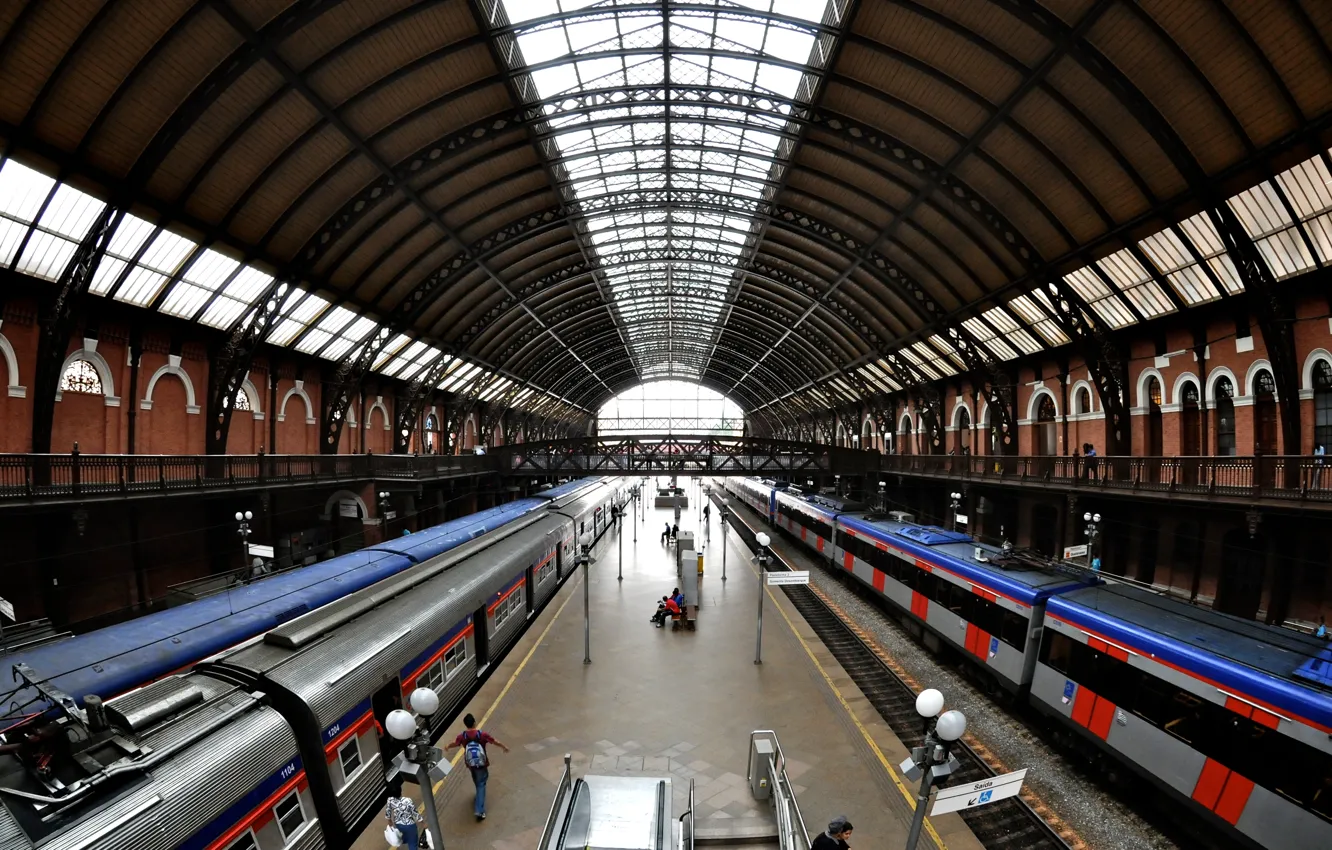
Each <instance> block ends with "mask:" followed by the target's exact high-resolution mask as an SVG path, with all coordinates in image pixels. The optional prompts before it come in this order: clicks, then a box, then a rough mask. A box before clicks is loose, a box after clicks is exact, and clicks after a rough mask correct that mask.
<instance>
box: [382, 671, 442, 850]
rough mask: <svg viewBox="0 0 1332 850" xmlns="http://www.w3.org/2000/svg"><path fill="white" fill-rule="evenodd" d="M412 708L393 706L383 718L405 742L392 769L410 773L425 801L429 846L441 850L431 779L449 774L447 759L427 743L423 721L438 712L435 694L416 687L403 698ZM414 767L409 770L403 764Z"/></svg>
mask: <svg viewBox="0 0 1332 850" xmlns="http://www.w3.org/2000/svg"><path fill="white" fill-rule="evenodd" d="M407 704H408V705H410V706H411V707H412V711H414V712H416V713H415V714H413V713H412V711H404V710H403V709H401V708H397V709H394V710H393V711H390V712H389V713H388V717H386V718H384V728H385V729H386V730H387V731H388V733H389V734H390V735H392V736H393V737H394V738H396V739H397V740H399V741H406V742H407V746H406V748H405V749H404V750H403V752H402V754H401V755H400V756H398V759H397V760H396V763H395V767H396V771H395V772H402V773H405V774H407V775H408V776H409V777H411V776H414V777H415V782H416V783H417V784H418V785H419V786H420V788H421V800H422V802H424V803H425V816H426V826H427V827H429V828H430V837H431V839H432V843H431V846H432V847H435V848H436V850H444V833H443V832H441V831H440V828H439V812H438V811H437V810H436V809H435V789H434V779H435V776H436V775H438V777H439V778H440V779H443V778H444V777H445V776H447V775H448V773H449V768H448V762H446V761H444V753H443V751H442V750H440V749H439V748H438V747H434V746H431V743H430V724H429V723H428V722H427V721H426V718H429V717H430V716H431V715H432V714H434V713H435V712H436V711H439V695H438V694H436V693H435V692H434V691H433V690H431V689H430V688H417V689H416V690H414V691H412V693H411V696H409V697H408V698H407ZM407 763H410V764H412V765H413V766H414V767H415V769H414V770H409V769H408V768H407V767H406V764H407Z"/></svg>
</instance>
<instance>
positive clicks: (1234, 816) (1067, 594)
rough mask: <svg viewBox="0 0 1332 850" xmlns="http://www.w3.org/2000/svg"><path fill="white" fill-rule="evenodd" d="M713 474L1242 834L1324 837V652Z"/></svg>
mask: <svg viewBox="0 0 1332 850" xmlns="http://www.w3.org/2000/svg"><path fill="white" fill-rule="evenodd" d="M720 486H721V487H722V488H724V489H725V490H726V491H727V492H728V493H730V494H731V495H733V496H735V497H736V498H739V499H740V500H741V501H743V502H745V504H747V505H749V506H750V507H751V508H753V509H754V510H755V511H757V512H759V513H760V514H762V515H763V516H764V517H766V519H767V521H768V522H769V523H770V524H772V525H775V526H777V527H779V528H781V529H783V530H784V531H786V532H787V533H788V534H789V535H790V536H791V537H792V538H794V539H795V540H797V541H799V542H800V544H801V545H803V546H804V547H806V548H807V549H808V550H809V551H810V552H811V553H812V554H814V555H815V556H817V557H819V558H822V559H823V560H824V561H825V562H826V563H827V564H828V566H829V568H830V569H832V570H840V571H845V572H847V573H849V574H850V575H852V576H854V578H855V579H856V580H857V581H858V582H860V583H861V584H863V585H864V586H865V587H867V588H872V589H873V591H874V592H875V593H876V594H877V595H879V596H880V597H881V598H883V599H884V600H886V601H887V602H888V603H889V604H890V607H891V608H892V609H893V610H895V611H896V612H897V615H898V618H899V619H900V621H901V622H902V624H903V625H904V627H905V628H907V629H908V631H910V632H912V633H913V634H915V635H916V636H918V637H919V638H921V640H922V641H923V642H924V643H925V644H926V645H927V646H928V647H930V648H932V649H936V650H937V649H939V648H941V647H942V646H944V645H947V646H949V647H951V648H952V649H953V650H955V651H956V652H957V653H958V654H960V655H961V656H962V657H964V658H965V659H966V660H967V661H969V662H970V663H971V664H972V665H974V666H973V670H974V671H976V672H978V673H980V674H981V676H982V677H983V678H985V679H987V680H988V681H989V682H991V683H993V684H994V685H995V686H997V689H1001V690H1002V691H1004V692H1008V693H1010V694H1011V695H1013V696H1014V697H1016V698H1018V699H1021V700H1023V701H1025V702H1027V703H1029V704H1030V705H1031V706H1032V708H1034V709H1035V710H1036V711H1038V712H1039V713H1041V714H1042V715H1044V716H1045V717H1046V718H1048V720H1049V721H1050V723H1051V724H1052V728H1053V729H1054V731H1056V732H1057V733H1058V735H1059V736H1060V737H1061V738H1062V739H1064V740H1065V741H1067V742H1069V743H1070V744H1072V745H1073V746H1074V747H1076V748H1078V749H1079V750H1081V751H1082V752H1084V753H1086V754H1087V755H1089V756H1091V757H1094V758H1101V759H1109V760H1112V761H1113V762H1115V763H1119V764H1123V765H1126V766H1127V767H1128V768H1130V769H1131V770H1132V771H1134V772H1135V773H1136V774H1137V775H1139V776H1140V777H1142V778H1143V779H1144V780H1146V781H1148V782H1151V783H1153V784H1154V785H1155V786H1156V787H1157V788H1158V789H1159V790H1160V791H1162V792H1163V793H1166V794H1169V795H1171V796H1172V797H1174V798H1175V799H1176V800H1177V801H1178V802H1179V803H1180V804H1182V805H1184V806H1187V807H1189V808H1191V809H1192V810H1193V811H1194V812H1196V813H1197V814H1198V815H1200V816H1201V817H1202V818H1204V819H1205V820H1207V821H1208V822H1209V823H1210V824H1211V825H1212V826H1214V827H1216V828H1217V829H1219V830H1220V831H1222V832H1224V833H1225V834H1227V835H1230V836H1231V837H1233V838H1235V839H1236V840H1237V841H1239V842H1240V843H1242V844H1245V845H1248V846H1252V847H1264V848H1271V850H1304V848H1311V847H1332V649H1329V647H1328V644H1326V643H1324V642H1323V641H1320V640H1317V639H1315V638H1313V637H1311V636H1309V635H1304V634H1301V633H1297V632H1293V631H1291V630H1288V629H1282V628H1278V627H1274V626H1266V625H1263V624H1261V623H1254V622H1252V621H1249V620H1242V619H1239V618H1236V617H1231V616H1229V615H1226V614H1222V613H1219V612H1216V611H1212V610H1209V609H1203V608H1197V607H1194V606H1192V605H1189V604H1187V603H1185V602H1182V601H1180V600H1176V599H1172V598H1170V597H1166V596H1163V595H1160V594H1157V593H1154V592H1152V591H1150V590H1146V589H1142V588H1139V587H1135V586H1132V585H1129V584H1126V583H1120V582H1116V581H1114V580H1113V577H1108V576H1100V575H1097V574H1090V573H1081V572H1080V571H1076V570H1064V569H1059V568H1056V567H1055V565H1051V564H1043V563H1041V562H1039V561H1037V560H1036V559H1030V558H1022V557H1015V556H1014V555H1013V553H1011V552H1008V551H1004V550H1001V549H997V548H995V547H993V546H988V545H985V544H981V543H977V542H975V541H973V540H972V539H971V538H969V537H968V536H966V535H965V534H959V533H956V532H950V531H946V530H944V529H941V528H937V527H933V526H922V525H919V524H917V523H915V522H913V521H912V518H911V517H909V516H907V515H904V514H900V513H894V514H890V515H889V517H888V518H883V517H878V516H871V515H868V514H866V513H865V512H863V511H859V510H848V509H846V507H845V506H844V505H842V504H840V503H838V502H837V501H836V500H832V499H827V498H824V497H819V496H805V495H802V494H800V493H799V492H797V491H794V490H788V489H787V488H786V487H785V486H783V485H780V484H775V483H771V482H763V481H759V480H757V479H725V480H723V481H721V482H720Z"/></svg>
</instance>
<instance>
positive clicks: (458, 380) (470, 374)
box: [439, 361, 481, 392]
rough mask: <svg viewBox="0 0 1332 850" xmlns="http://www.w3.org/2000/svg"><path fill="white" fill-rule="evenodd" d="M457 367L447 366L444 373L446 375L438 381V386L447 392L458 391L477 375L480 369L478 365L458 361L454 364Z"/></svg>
mask: <svg viewBox="0 0 1332 850" xmlns="http://www.w3.org/2000/svg"><path fill="white" fill-rule="evenodd" d="M455 365H456V366H457V368H452V367H451V368H449V370H448V371H447V372H446V373H445V375H446V377H445V379H444V380H443V381H441V382H440V385H439V388H440V389H441V390H445V391H447V392H458V391H460V390H461V389H463V387H465V386H467V385H468V384H469V383H471V382H472V380H473V379H474V378H476V377H477V373H479V372H480V371H481V368H480V367H479V366H473V365H472V364H471V363H464V362H462V361H459V362H458V363H457V364H455Z"/></svg>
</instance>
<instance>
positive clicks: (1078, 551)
mask: <svg viewBox="0 0 1332 850" xmlns="http://www.w3.org/2000/svg"><path fill="white" fill-rule="evenodd" d="M1085 557H1087V544H1086V543H1083V544H1081V545H1078V546H1065V547H1064V560H1065V561H1071V560H1073V559H1074V558H1085Z"/></svg>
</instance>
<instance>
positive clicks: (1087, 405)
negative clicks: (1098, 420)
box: [1073, 387, 1092, 414]
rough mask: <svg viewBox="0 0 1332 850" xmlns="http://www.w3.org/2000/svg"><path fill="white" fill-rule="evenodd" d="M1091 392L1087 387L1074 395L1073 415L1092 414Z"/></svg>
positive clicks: (1080, 388) (1079, 389)
mask: <svg viewBox="0 0 1332 850" xmlns="http://www.w3.org/2000/svg"><path fill="white" fill-rule="evenodd" d="M1091 412H1092V406H1091V392H1090V391H1089V390H1088V389H1087V388H1086V387H1078V389H1077V391H1076V392H1074V393H1073V413H1075V414H1082V413H1091Z"/></svg>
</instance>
